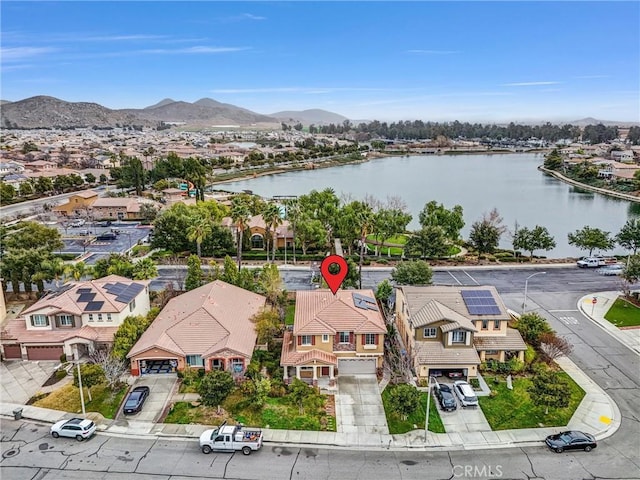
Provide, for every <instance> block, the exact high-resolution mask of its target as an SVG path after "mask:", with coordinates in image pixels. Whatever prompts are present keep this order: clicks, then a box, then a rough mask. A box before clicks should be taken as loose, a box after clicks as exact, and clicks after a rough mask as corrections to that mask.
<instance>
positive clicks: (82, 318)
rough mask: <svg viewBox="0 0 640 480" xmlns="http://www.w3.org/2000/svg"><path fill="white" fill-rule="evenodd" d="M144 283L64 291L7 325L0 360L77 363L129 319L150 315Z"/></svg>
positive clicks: (107, 282) (80, 285) (91, 284)
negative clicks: (62, 357) (63, 359)
mask: <svg viewBox="0 0 640 480" xmlns="http://www.w3.org/2000/svg"><path fill="white" fill-rule="evenodd" d="M149 308H150V306H149V288H148V282H147V281H138V280H137V281H133V280H130V279H128V278H124V277H120V276H118V275H109V276H107V277H104V278H100V279H97V280H90V281H86V282H76V283H69V284H66V285H63V287H62V289H61V290H59V291H57V292H52V293H50V294H48V295H46V296H44V297H43V298H41V299H40V300H38V301H37V302H36V303H34V304H33V305H32V306H31V307H29V308H27V309H26V310H24V311H23V312H22V314H21V317H20V318H18V319H15V320H11V321H9V322H7V324H6V326H5V328H4V329H3V331H2V336H1V337H0V338H1V342H0V343H1V344H2V349H3V352H4V358H22V359H24V360H59V359H60V356H61V355H62V354H65V355H66V356H67V358H69V359H72V358H73V359H78V358H81V357H82V356H84V355H87V354H89V353H91V352H92V351H93V350H94V349H96V348H98V347H100V346H103V345H107V344H110V343H112V342H113V334H114V333H115V332H116V330H117V329H118V327H119V326H120V324H121V323H122V321H123V320H124V319H125V318H126V317H127V316H129V315H146V314H147V313H148V312H149Z"/></svg>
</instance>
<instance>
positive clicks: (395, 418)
mask: <svg viewBox="0 0 640 480" xmlns="http://www.w3.org/2000/svg"><path fill="white" fill-rule="evenodd" d="M390 388H393V387H392V386H389V387H387V388H385V389H384V391H383V392H382V404H383V405H384V411H385V415H386V416H387V425H388V426H389V433H390V434H392V435H393V434H397V433H407V432H410V431H411V430H415V429H416V427H415V426H417V428H421V429H422V430H424V419H425V416H426V413H427V393H426V392H421V393H420V406H419V407H418V409H417V410H416V411H415V412H413V413H412V414H411V415H409V416H408V417H407V419H406V420H403V419H402V418H401V417H400V415H398V414H397V413H395V412H394V411H393V410H392V409H391V407H390V406H389V392H390ZM430 403H431V404H430V405H429V431H430V432H434V433H445V431H444V425H442V420H441V419H440V414H439V413H438V407H437V405H436V403H435V399H434V398H433V396H432V397H431V402H430ZM414 425H415V426H414Z"/></svg>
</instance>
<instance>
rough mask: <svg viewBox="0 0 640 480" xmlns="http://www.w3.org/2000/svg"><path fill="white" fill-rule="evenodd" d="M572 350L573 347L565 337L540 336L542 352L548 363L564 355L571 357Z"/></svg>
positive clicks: (554, 335)
mask: <svg viewBox="0 0 640 480" xmlns="http://www.w3.org/2000/svg"><path fill="white" fill-rule="evenodd" d="M572 350H573V345H571V343H569V341H568V340H567V339H566V338H564V337H559V336H557V335H556V334H555V333H543V334H542V335H540V351H541V352H542V355H543V356H544V358H545V359H546V360H547V362H552V361H554V360H555V359H556V358H558V357H561V356H562V355H569V354H570V353H571V351H572Z"/></svg>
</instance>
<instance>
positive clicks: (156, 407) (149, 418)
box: [118, 374, 178, 425]
mask: <svg viewBox="0 0 640 480" xmlns="http://www.w3.org/2000/svg"><path fill="white" fill-rule="evenodd" d="M177 383H178V377H177V376H176V375H175V374H163V375H143V376H142V377H140V378H138V379H137V380H136V382H135V383H134V384H133V385H132V386H131V389H133V388H135V387H139V386H142V385H146V386H147V387H149V390H150V392H149V397H148V398H147V400H146V401H145V402H144V405H143V406H142V410H141V411H140V412H138V413H136V414H133V415H124V414H123V413H122V410H120V413H118V420H119V421H122V420H125V421H127V422H129V424H130V425H131V424H134V423H135V422H153V423H155V422H157V421H158V420H159V419H160V416H161V415H162V412H163V411H164V409H165V407H166V406H167V405H168V404H169V401H170V399H171V397H172V396H173V394H174V389H175V388H176V386H177ZM123 405H124V403H123Z"/></svg>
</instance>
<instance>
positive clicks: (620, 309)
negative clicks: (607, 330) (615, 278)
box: [604, 298, 640, 327]
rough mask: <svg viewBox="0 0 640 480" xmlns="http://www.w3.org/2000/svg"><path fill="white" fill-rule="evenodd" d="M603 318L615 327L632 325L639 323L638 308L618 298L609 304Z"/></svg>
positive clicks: (639, 313)
mask: <svg viewBox="0 0 640 480" xmlns="http://www.w3.org/2000/svg"><path fill="white" fill-rule="evenodd" d="M604 318H605V319H607V320H609V321H610V322H611V323H613V324H614V325H615V326H616V327H633V326H638V325H640V308H638V307H636V306H635V305H634V304H632V303H630V302H627V301H626V300H625V299H623V298H618V299H616V301H615V302H614V303H613V305H611V308H610V309H609V311H608V312H607V313H606V314H605V315H604Z"/></svg>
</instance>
